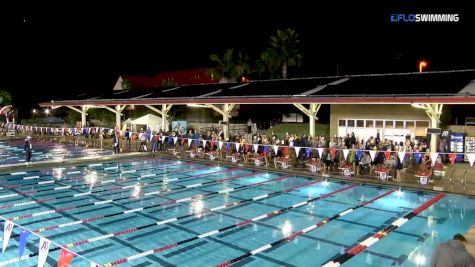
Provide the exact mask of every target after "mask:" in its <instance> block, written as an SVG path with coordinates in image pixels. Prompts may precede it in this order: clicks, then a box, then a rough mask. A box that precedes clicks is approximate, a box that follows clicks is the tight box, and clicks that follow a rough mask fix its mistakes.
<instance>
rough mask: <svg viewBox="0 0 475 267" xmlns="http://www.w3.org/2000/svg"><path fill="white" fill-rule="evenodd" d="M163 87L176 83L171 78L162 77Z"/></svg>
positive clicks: (175, 84)
mask: <svg viewBox="0 0 475 267" xmlns="http://www.w3.org/2000/svg"><path fill="white" fill-rule="evenodd" d="M161 84H162V86H163V87H171V86H177V85H178V83H177V82H175V80H174V79H173V78H168V79H163V80H162V82H161Z"/></svg>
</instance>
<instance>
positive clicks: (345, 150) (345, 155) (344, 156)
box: [343, 148, 350, 160]
mask: <svg viewBox="0 0 475 267" xmlns="http://www.w3.org/2000/svg"><path fill="white" fill-rule="evenodd" d="M349 152H350V150H349V149H346V148H345V149H343V158H344V159H345V160H346V158H347V157H348V153H349Z"/></svg>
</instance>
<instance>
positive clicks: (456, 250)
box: [430, 234, 475, 267]
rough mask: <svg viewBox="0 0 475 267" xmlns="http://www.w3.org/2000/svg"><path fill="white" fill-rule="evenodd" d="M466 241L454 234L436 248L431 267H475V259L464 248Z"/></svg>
mask: <svg viewBox="0 0 475 267" xmlns="http://www.w3.org/2000/svg"><path fill="white" fill-rule="evenodd" d="M466 242H467V240H466V239H465V237H464V236H463V235H461V234H456V235H454V237H453V240H449V241H447V242H445V243H442V244H440V245H438V246H437V248H436V249H435V251H434V255H432V260H431V263H430V266H431V267H465V266H467V267H475V259H474V258H473V256H472V255H470V253H468V252H467V250H466V248H465V243H466Z"/></svg>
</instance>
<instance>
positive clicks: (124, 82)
mask: <svg viewBox="0 0 475 267" xmlns="http://www.w3.org/2000/svg"><path fill="white" fill-rule="evenodd" d="M120 85H121V86H122V89H125V90H127V89H132V83H131V82H130V81H129V80H122V82H121V83H120Z"/></svg>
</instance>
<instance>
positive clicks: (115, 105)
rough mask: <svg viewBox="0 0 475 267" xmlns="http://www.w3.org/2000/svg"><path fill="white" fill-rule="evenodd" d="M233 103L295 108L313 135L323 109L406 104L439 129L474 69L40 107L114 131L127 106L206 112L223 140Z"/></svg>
mask: <svg viewBox="0 0 475 267" xmlns="http://www.w3.org/2000/svg"><path fill="white" fill-rule="evenodd" d="M237 104H253V105H257V104H288V105H294V106H295V107H296V108H297V109H299V110H300V111H301V112H302V113H304V114H305V115H306V116H308V117H309V126H310V131H309V134H310V135H312V136H313V135H314V134H315V122H316V120H318V117H317V114H318V111H319V109H320V106H321V105H322V104H332V105H346V104H353V105H354V104H357V105H381V107H384V108H391V107H393V106H392V105H410V106H412V107H414V108H417V109H422V110H423V111H425V113H426V115H427V117H428V119H429V121H430V125H429V127H430V128H438V127H439V123H440V116H441V114H442V113H443V107H444V105H445V104H457V105H466V104H475V69H469V70H453V71H437V72H422V73H391V74H364V75H347V76H331V77H310V78H296V79H288V80H263V81H252V82H247V83H221V84H199V85H183V86H175V87H169V88H164V89H156V88H155V89H129V90H115V91H112V90H111V91H110V92H106V93H97V94H81V95H78V96H67V97H64V98H59V99H53V100H51V101H48V102H42V103H39V105H40V106H41V107H45V108H58V107H68V108H70V109H72V110H75V111H77V112H79V113H81V115H82V116H81V118H82V120H81V122H82V125H83V126H84V125H85V123H86V116H87V111H88V110H89V109H91V108H104V109H107V110H109V111H111V112H113V113H115V114H116V126H117V127H119V128H120V125H121V115H122V111H123V110H124V109H125V108H126V107H127V105H142V106H145V107H147V108H149V109H150V110H152V111H154V112H156V113H158V114H159V115H160V116H161V118H162V125H166V123H165V121H166V119H167V116H168V115H167V114H168V112H169V111H170V109H171V108H172V107H173V106H174V105H188V106H195V107H203V108H210V109H213V110H215V111H216V112H218V113H220V114H221V115H222V116H223V120H222V121H223V122H224V126H223V132H224V135H225V138H228V132H229V126H228V123H229V119H230V118H231V112H232V111H233V109H234V107H235V105H237ZM432 137H435V136H434V135H433V136H432ZM436 140H437V139H436V138H431V151H436V146H437V143H436Z"/></svg>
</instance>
